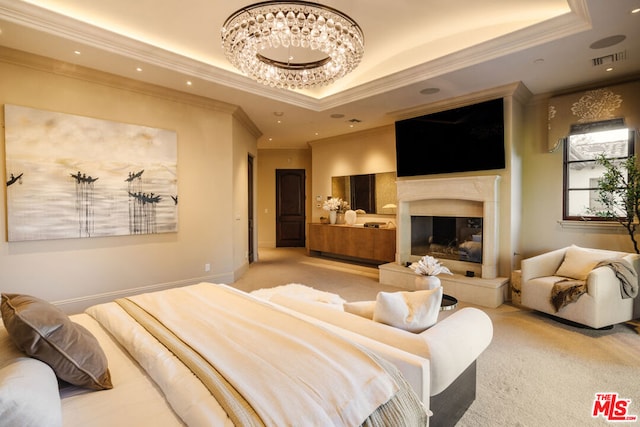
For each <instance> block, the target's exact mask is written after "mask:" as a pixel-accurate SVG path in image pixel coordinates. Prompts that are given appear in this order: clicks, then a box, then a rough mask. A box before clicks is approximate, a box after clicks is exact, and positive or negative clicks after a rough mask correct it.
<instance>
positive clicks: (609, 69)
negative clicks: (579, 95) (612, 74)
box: [605, 67, 613, 71]
mask: <svg viewBox="0 0 640 427" xmlns="http://www.w3.org/2000/svg"><path fill="white" fill-rule="evenodd" d="M605 71H613V67H609V68H607V69H606V70H605Z"/></svg>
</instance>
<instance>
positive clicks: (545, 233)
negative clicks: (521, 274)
mask: <svg viewBox="0 0 640 427" xmlns="http://www.w3.org/2000/svg"><path fill="white" fill-rule="evenodd" d="M548 99H549V97H545V96H541V97H537V98H535V99H534V100H532V101H531V102H530V103H529V105H528V106H527V109H526V121H525V132H524V140H525V144H524V147H523V160H524V161H523V183H522V227H521V256H520V257H519V258H520V259H524V258H528V257H530V256H533V255H537V254H539V253H542V252H546V251H548V250H551V249H557V248H561V247H564V246H567V245H570V244H576V245H579V246H585V247H592V248H601V249H611V250H619V251H628V252H633V246H632V245H631V241H630V239H629V236H628V235H627V234H626V232H625V231H624V229H623V228H622V227H621V226H617V225H612V226H598V225H594V224H581V226H570V225H566V224H565V225H562V224H561V221H562V191H563V188H562V185H563V182H562V181H563V178H562V168H563V165H562V146H560V147H559V148H558V149H557V150H556V151H555V152H549V151H548V146H547V116H548V114H547V101H548Z"/></svg>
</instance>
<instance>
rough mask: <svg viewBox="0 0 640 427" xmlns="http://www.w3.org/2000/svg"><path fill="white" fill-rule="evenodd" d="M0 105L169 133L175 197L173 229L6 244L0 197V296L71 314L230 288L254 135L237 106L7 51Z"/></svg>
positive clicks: (0, 67)
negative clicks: (211, 287) (145, 296)
mask: <svg viewBox="0 0 640 427" xmlns="http://www.w3.org/2000/svg"><path fill="white" fill-rule="evenodd" d="M0 104H3V105H4V104H16V105H24V106H29V107H33V108H38V109H44V110H51V111H59V112H64V113H69V114H77V115H83V116H89V117H95V118H99V119H104V120H112V121H119V122H126V123H134V124H139V125H145V126H151V127H160V128H164V129H170V130H175V131H176V132H177V135H178V171H177V172H178V191H179V205H178V209H179V211H178V232H177V233H166V234H156V235H143V236H118V237H105V238H89V239H64V240H45V241H31V242H7V241H6V227H5V226H4V224H6V206H5V203H6V202H5V200H6V197H4V196H3V197H1V198H0V222H1V223H2V224H3V226H2V227H1V228H0V291H1V292H15V293H26V294H31V295H34V296H37V297H40V298H42V299H45V300H49V301H54V302H57V303H59V304H60V305H61V307H62V308H63V309H65V310H67V311H70V312H72V311H77V310H78V309H81V308H82V307H83V306H86V305H87V304H88V303H93V302H96V301H98V300H103V299H104V300H108V299H112V298H113V297H115V296H120V295H124V294H127V293H131V292H135V291H138V290H144V289H155V288H161V287H168V286H174V285H182V284H188V283H193V282H198V281H201V280H208V281H215V282H232V281H233V280H234V277H235V275H236V272H238V271H242V269H243V266H244V265H245V264H246V260H245V259H244V254H245V252H246V251H247V239H246V228H247V226H246V220H247V218H246V214H244V216H243V214H241V215H240V220H237V219H236V216H235V214H236V213H238V212H246V209H243V206H242V204H243V203H245V205H246V156H247V153H248V152H252V153H253V154H256V153H257V149H256V139H257V133H256V130H255V127H252V126H251V123H250V122H248V121H246V120H238V119H237V117H242V114H241V112H240V113H239V112H238V109H237V107H235V106H232V105H228V104H223V103H220V102H216V101H212V100H208V99H204V98H200V97H197V96H194V95H191V94H186V93H181V92H176V91H171V90H165V89H161V88H157V87H154V86H150V85H144V84H141V83H138V82H135V81H132V80H126V79H122V78H118V77H115V76H112V75H107V74H104V73H101V72H96V71H92V70H87V69H83V68H81V67H76V66H72V65H69V64H63V63H59V62H55V61H50V60H47V59H44V58H41V57H35V56H31V55H27V54H24V53H21V52H16V51H12V50H8V49H2V51H0ZM2 120H3V121H4V115H2ZM0 141H1V142H0V143H1V144H2V146H4V133H3V134H2V135H0ZM4 164H5V160H4V149H2V150H0V165H2V169H3V170H4ZM243 169H244V170H245V172H244V175H243V172H242V170H243ZM242 176H244V177H245V178H244V182H243V181H242V179H243V178H242ZM230 183H231V185H229V184H230ZM243 197H244V198H243ZM243 233H244V235H243ZM206 263H209V264H211V271H210V272H205V269H204V265H205V264H206Z"/></svg>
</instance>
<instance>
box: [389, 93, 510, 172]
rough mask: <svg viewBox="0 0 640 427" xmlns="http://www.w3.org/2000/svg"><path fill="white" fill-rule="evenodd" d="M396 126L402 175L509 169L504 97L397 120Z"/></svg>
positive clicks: (397, 161)
mask: <svg viewBox="0 0 640 427" xmlns="http://www.w3.org/2000/svg"><path fill="white" fill-rule="evenodd" d="M395 128H396V163H397V173H398V176H416V175H431V174H442V173H454V172H467V171H483V170H492V169H504V168H505V150H504V106H503V100H502V98H500V99H494V100H492V101H486V102H482V103H480V104H474V105H469V106H465V107H460V108H455V109H452V110H447V111H442V112H439V113H434V114H428V115H425V116H421V117H415V118H412V119H407V120H401V121H397V122H396V124H395Z"/></svg>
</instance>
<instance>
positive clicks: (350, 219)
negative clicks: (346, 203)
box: [344, 209, 358, 225]
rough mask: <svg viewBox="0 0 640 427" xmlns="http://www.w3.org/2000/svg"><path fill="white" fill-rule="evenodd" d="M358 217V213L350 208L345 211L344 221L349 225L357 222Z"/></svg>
mask: <svg viewBox="0 0 640 427" xmlns="http://www.w3.org/2000/svg"><path fill="white" fill-rule="evenodd" d="M356 219H358V215H357V214H356V211H354V210H351V209H349V210H348V211H346V212H345V213H344V222H345V223H346V224H347V225H353V224H355V223H356Z"/></svg>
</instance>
